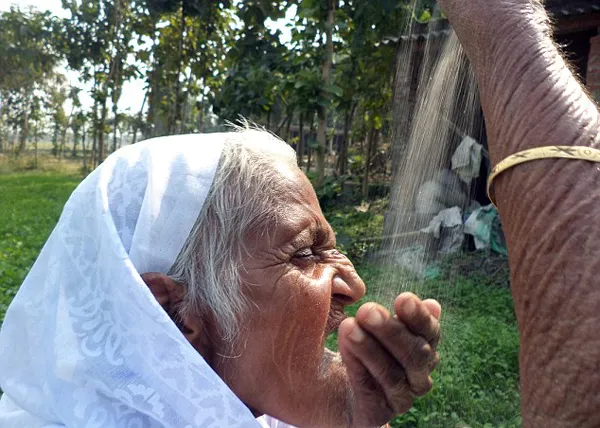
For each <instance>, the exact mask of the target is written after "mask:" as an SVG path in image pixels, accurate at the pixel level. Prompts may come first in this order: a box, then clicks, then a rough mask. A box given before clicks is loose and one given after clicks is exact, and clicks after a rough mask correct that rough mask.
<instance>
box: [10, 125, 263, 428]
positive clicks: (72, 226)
mask: <svg viewBox="0 0 600 428" xmlns="http://www.w3.org/2000/svg"><path fill="white" fill-rule="evenodd" d="M227 135H228V134H205V135H186V136H177V137H166V138H158V139H154V140H149V141H146V142H142V143H139V144H136V145H133V146H128V147H125V148H123V149H121V150H119V151H118V152H116V153H114V154H113V155H111V156H109V157H108V158H107V159H106V160H105V161H104V163H103V164H102V165H101V166H100V167H99V168H98V169H96V170H95V171H94V172H93V173H92V174H90V175H89V176H88V177H87V178H86V179H85V180H84V181H83V182H82V183H81V184H80V185H79V187H78V188H77V189H76V190H75V192H74V193H73V194H72V195H71V197H70V199H69V201H68V202H67V204H66V205H65V208H64V211H63V213H62V215H61V217H60V220H59V222H58V225H57V226H56V228H55V229H54V231H53V232H52V234H51V235H50V238H49V239H48V241H47V242H46V244H45V246H44V248H43V249H42V252H41V254H40V256H39V258H38V259H37V261H36V262H35V264H34V265H33V268H32V269H31V271H30V272H29V275H27V278H26V279H25V281H24V283H23V285H22V286H21V288H20V290H19V292H18V293H17V295H16V297H15V299H14V301H13V302H12V304H11V305H10V307H9V309H8V311H7V313H6V318H5V320H4V324H3V326H2V331H1V332H0V385H1V387H2V389H3V390H4V396H3V397H2V401H1V402H0V427H3V428H9V427H15V428H24V427H27V428H29V427H62V426H65V427H76V428H83V427H86V428H87V427H89V428H92V427H98V428H113V427H119V428H121V427H127V428H148V427H194V428H195V427H242V426H243V427H246V426H258V423H257V421H256V420H255V419H254V417H253V416H252V414H251V412H250V411H249V410H248V409H247V408H246V407H245V406H244V405H243V404H242V402H241V401H240V400H239V399H238V398H237V397H236V396H235V395H234V394H233V392H232V391H231V390H229V388H228V387H227V385H226V384H225V383H224V382H223V381H222V380H221V379H220V378H219V376H218V375H217V374H216V373H214V372H213V370H212V369H211V368H210V367H209V366H208V364H207V363H206V362H205V361H204V360H203V358H202V357H201V356H200V354H198V352H197V351H196V350H195V349H194V348H193V347H192V346H191V345H190V344H189V343H188V341H187V340H186V339H185V337H184V336H183V335H182V334H181V332H180V331H179V330H178V328H177V327H176V326H175V324H174V323H173V322H172V321H171V319H170V318H169V316H168V315H167V314H166V313H165V312H164V311H163V309H162V308H161V307H160V306H159V304H158V303H157V302H156V299H155V298H154V296H153V295H152V294H151V292H150V291H149V289H148V287H147V286H146V285H145V284H144V282H143V281H142V279H141V278H140V275H139V273H144V272H162V273H167V271H168V270H169V268H170V267H171V265H172V264H173V262H174V261H175V258H176V257H177V255H178V253H179V251H180V250H181V248H182V246H183V244H184V242H185V240H186V238H187V236H188V234H189V233H190V230H191V228H192V226H193V224H194V222H195V221H196V219H197V217H198V215H199V213H200V210H201V208H202V205H203V204H204V200H205V198H206V195H207V193H208V190H209V188H210V186H211V183H212V180H213V177H214V174H215V170H216V168H217V165H218V162H219V158H220V155H221V152H222V148H223V145H224V143H225V141H226V139H227Z"/></svg>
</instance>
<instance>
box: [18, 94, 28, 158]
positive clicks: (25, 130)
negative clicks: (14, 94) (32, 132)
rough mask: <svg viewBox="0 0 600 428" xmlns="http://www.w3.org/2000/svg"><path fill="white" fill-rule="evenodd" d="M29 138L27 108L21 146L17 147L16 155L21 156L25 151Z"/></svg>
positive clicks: (24, 114) (25, 109) (20, 140)
mask: <svg viewBox="0 0 600 428" xmlns="http://www.w3.org/2000/svg"><path fill="white" fill-rule="evenodd" d="M28 137H29V108H28V107H27V106H26V107H25V108H24V109H23V122H22V123H21V134H20V135H19V146H18V147H17V152H16V155H17V156H18V155H20V154H21V153H23V152H24V151H25V146H26V145H27V138H28Z"/></svg>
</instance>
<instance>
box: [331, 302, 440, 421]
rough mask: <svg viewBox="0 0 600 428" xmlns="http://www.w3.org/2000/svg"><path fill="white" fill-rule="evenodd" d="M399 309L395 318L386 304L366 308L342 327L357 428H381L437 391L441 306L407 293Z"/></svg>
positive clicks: (341, 340) (341, 339)
mask: <svg viewBox="0 0 600 428" xmlns="http://www.w3.org/2000/svg"><path fill="white" fill-rule="evenodd" d="M394 309H395V312H396V314H395V315H394V316H392V315H391V314H390V313H389V312H388V311H387V310H386V309H385V308H384V307H382V306H381V305H378V304H376V303H366V304H364V305H363V306H361V307H360V309H359V310H358V312H357V313H356V318H348V319H347V320H345V321H344V322H343V323H342V324H341V325H340V328H339V339H338V340H339V348H340V353H341V354H342V358H343V360H344V363H345V365H346V368H347V371H348V377H349V379H350V383H351V387H352V392H353V395H354V408H353V409H352V426H355V427H375V426H381V425H382V424H385V423H386V422H387V421H389V420H390V419H392V418H393V417H394V416H396V415H398V414H401V413H404V412H406V411H408V409H410V407H411V405H412V401H413V398H414V397H415V396H420V395H424V394H426V393H427V392H429V390H430V389H431V387H432V379H431V377H430V374H431V371H432V370H433V369H434V368H435V366H436V365H437V364H438V361H439V357H438V354H437V352H436V348H437V345H438V342H439V339H440V323H439V318H440V313H441V307H440V305H439V303H438V302H436V301H435V300H425V301H421V300H420V299H419V298H418V297H417V296H415V295H414V294H412V293H403V294H401V295H399V296H398V297H397V298H396V301H395V302H394Z"/></svg>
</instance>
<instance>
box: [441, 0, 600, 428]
mask: <svg viewBox="0 0 600 428" xmlns="http://www.w3.org/2000/svg"><path fill="white" fill-rule="evenodd" d="M440 3H441V4H442V7H443V8H444V10H445V11H446V13H447V15H448V18H449V19H450V22H451V23H452V25H453V27H454V28H455V30H456V32H457V35H458V37H459V39H460V41H461V43H462V44H463V46H464V47H465V49H466V51H467V54H468V56H469V58H470V60H471V62H472V64H473V66H474V68H475V71H476V75H477V80H478V83H479V87H480V92H481V102H482V105H483V110H484V114H485V117H486V124H487V131H488V136H489V146H490V153H491V157H492V161H493V163H494V164H496V163H498V162H499V161H500V160H502V159H504V158H505V157H507V156H509V155H511V154H514V153H516V152H518V151H521V150H525V149H528V148H533V147H539V146H549V145H579V146H587V147H596V148H597V147H598V146H599V143H598V128H599V126H598V125H599V123H600V121H599V114H598V110H597V108H596V105H595V104H594V102H593V101H592V100H591V99H590V98H589V96H588V94H587V93H586V91H585V90H584V89H583V87H582V86H581V85H580V83H579V82H578V80H577V79H576V78H575V77H574V76H573V74H572V73H571V71H570V69H569V67H568V66H567V65H566V63H565V61H564V60H563V58H562V56H561V54H560V52H559V50H558V49H557V47H556V45H555V44H554V43H553V41H552V39H551V36H550V27H549V24H548V19H547V16H546V13H545V11H544V9H543V7H542V6H541V4H540V2H539V1H537V0H440ZM599 184H600V164H598V163H591V162H587V161H582V160H558V159H548V160H536V161H532V162H527V163H525V164H521V165H518V166H516V167H514V168H511V169H509V170H507V171H506V172H505V173H503V174H501V175H500V176H499V177H498V178H497V179H496V180H495V195H496V198H497V205H498V207H499V210H500V215H501V219H502V224H503V226H504V229H505V233H506V237H507V242H508V250H509V259H510V269H511V281H512V291H513V296H514V300H515V309H516V314H517V319H518V323H519V332H520V336H521V351H520V372H521V395H522V410H523V424H524V426H526V427H558V426H577V427H591V426H600V411H599V409H600V332H599V331H598V330H599V329H600V186H599Z"/></svg>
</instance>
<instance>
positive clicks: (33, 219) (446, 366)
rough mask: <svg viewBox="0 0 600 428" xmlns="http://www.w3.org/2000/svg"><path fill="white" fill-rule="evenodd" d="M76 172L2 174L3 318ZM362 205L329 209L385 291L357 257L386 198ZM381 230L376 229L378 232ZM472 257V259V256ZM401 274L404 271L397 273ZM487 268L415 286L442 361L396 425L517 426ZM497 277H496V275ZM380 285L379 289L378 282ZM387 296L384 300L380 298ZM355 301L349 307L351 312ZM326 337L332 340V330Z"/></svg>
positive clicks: (510, 352)
mask: <svg viewBox="0 0 600 428" xmlns="http://www.w3.org/2000/svg"><path fill="white" fill-rule="evenodd" d="M78 182H79V178H78V177H76V176H69V175H62V174H60V173H57V172H54V173H50V172H45V173H39V172H22V173H11V174H5V175H2V174H0V320H2V319H3V318H4V313H5V311H6V307H7V305H8V304H9V302H10V300H11V299H12V297H13V296H14V295H15V293H16V291H17V290H18V287H19V285H20V284H21V282H22V281H23V278H24V277H25V275H26V274H27V271H28V269H29V268H30V267H31V265H32V264H33V262H34V261H35V258H36V256H37V254H38V252H39V250H40V249H41V247H42V245H43V244H44V242H45V240H46V239H47V237H48V235H49V234H50V232H51V231H52V228H53V227H54V225H55V223H56V221H57V219H58V217H59V215H60V212H61V210H62V207H63V205H64V203H65V201H66V200H67V198H68V196H69V194H70V193H71V191H72V190H73V189H74V188H75V186H76V185H77V183H78ZM379 208H380V209H378V206H377V203H376V204H374V206H372V207H371V209H370V210H369V212H367V213H363V212H359V211H357V210H355V209H354V208H353V207H343V208H340V209H339V210H335V209H334V210H331V209H330V210H328V213H327V216H328V218H329V219H330V221H331V222H332V225H333V226H334V228H335V229H336V232H338V238H341V240H342V241H344V242H342V244H344V243H345V244H344V245H345V248H344V250H345V251H346V252H348V253H349V254H350V255H351V256H352V257H353V258H355V259H357V260H358V261H359V264H358V269H359V272H360V274H361V276H362V277H363V279H364V280H365V283H367V285H368V287H369V294H368V295H367V296H366V297H365V299H363V301H366V300H380V301H381V303H382V304H385V305H386V306H388V305H389V303H390V301H389V300H390V299H391V297H389V294H390V293H387V294H388V297H387V299H382V298H381V297H380V296H382V295H385V293H384V292H385V291H386V290H385V282H384V281H385V280H384V275H385V271H383V270H382V269H381V268H375V267H373V266H372V265H369V264H368V263H367V262H366V261H364V259H363V258H362V257H363V256H364V254H365V251H367V250H369V248H370V247H369V246H372V245H373V244H364V243H361V239H362V238H365V237H366V238H371V237H373V236H376V234H377V233H378V232H377V230H380V229H381V225H382V222H383V216H382V211H383V210H384V204H383V205H382V206H380V207H379ZM379 233H380V232H379ZM475 264H477V263H475ZM402 280H406V278H404V279H402ZM498 282H499V281H497V280H494V281H491V280H489V279H488V278H486V277H485V276H482V275H478V276H472V277H465V276H464V275H462V276H456V275H455V274H450V275H448V274H445V275H442V277H441V278H440V279H436V280H429V281H426V282H425V283H421V284H420V285H419V288H418V294H419V295H421V296H422V297H424V298H425V297H437V298H439V299H440V300H441V302H442V304H443V310H444V312H443V318H442V327H443V336H442V342H441V344H440V349H439V352H440V356H441V363H440V366H439V368H438V369H437V370H436V371H435V372H434V375H433V377H434V381H435V385H434V388H433V390H432V392H431V393H430V394H429V395H427V396H426V397H423V398H420V399H417V400H416V401H415V404H414V406H413V408H412V409H411V410H410V411H409V412H408V413H406V414H405V415H402V416H400V417H398V418H396V419H395V420H394V421H393V423H392V426H393V427H425V428H427V427H457V428H459V427H460V428H465V427H473V428H476V427H485V428H488V427H518V426H520V425H521V424H520V416H519V415H520V409H519V393H518V374H517V373H518V371H517V363H518V361H517V357H518V345H519V341H518V334H517V327H516V322H515V317H514V312H513V307H512V300H511V296H510V291H509V290H508V289H506V288H502V287H498V286H495V285H494V284H496V283H498ZM501 282H502V281H500V283H501ZM382 289H383V290H382ZM384 300H388V301H384ZM357 308H358V305H354V306H353V307H351V308H349V311H348V312H349V313H350V315H352V314H354V313H355V312H356V309H357ZM328 345H329V346H330V347H332V348H335V346H336V341H335V335H332V336H331V337H330V338H329V341H328Z"/></svg>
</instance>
